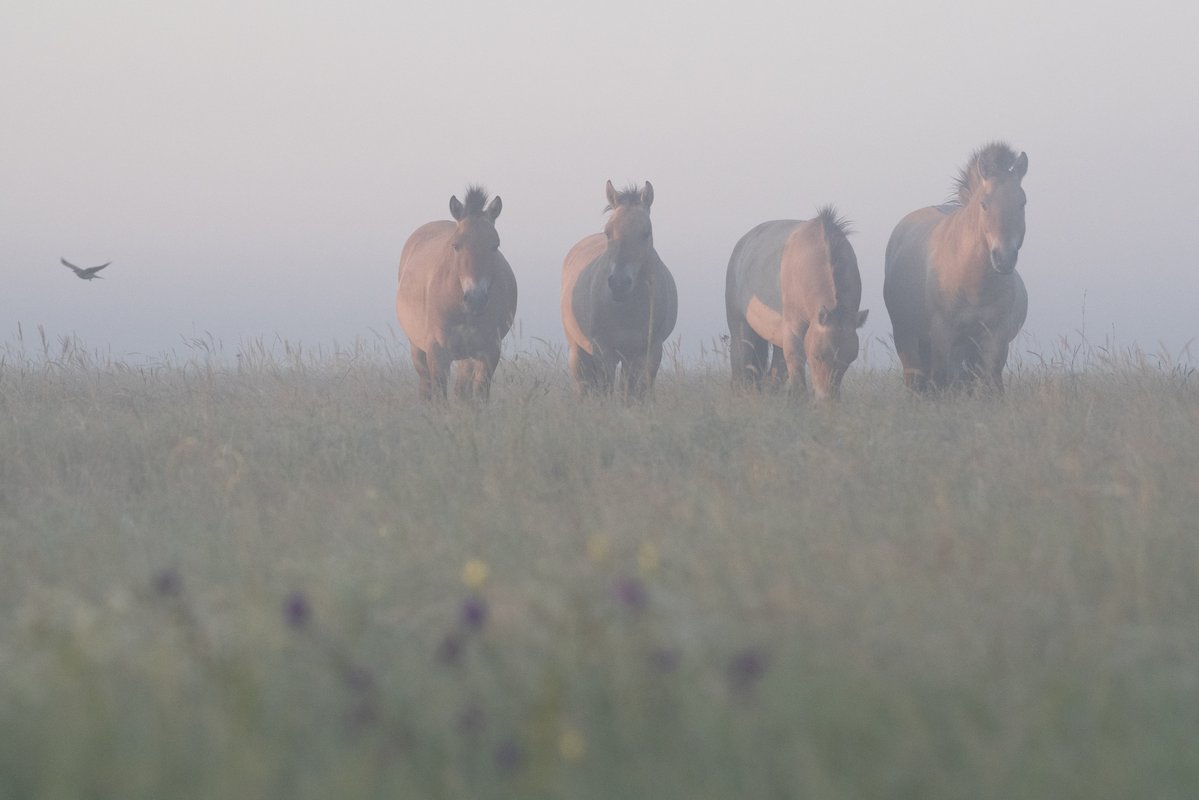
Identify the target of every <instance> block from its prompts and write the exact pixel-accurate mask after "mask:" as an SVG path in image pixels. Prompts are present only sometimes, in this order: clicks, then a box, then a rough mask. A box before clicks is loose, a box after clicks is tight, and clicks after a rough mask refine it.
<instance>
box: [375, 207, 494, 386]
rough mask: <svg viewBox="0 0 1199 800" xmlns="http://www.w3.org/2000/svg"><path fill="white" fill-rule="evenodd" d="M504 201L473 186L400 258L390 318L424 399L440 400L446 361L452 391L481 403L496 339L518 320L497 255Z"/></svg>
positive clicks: (416, 237)
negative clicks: (408, 349) (454, 367)
mask: <svg viewBox="0 0 1199 800" xmlns="http://www.w3.org/2000/svg"><path fill="white" fill-rule="evenodd" d="M502 208H503V202H502V201H501V200H500V198H499V196H498V195H497V196H496V197H494V198H492V199H491V201H490V202H488V199H487V192H486V191H485V190H484V189H483V188H482V187H479V186H471V187H468V189H467V192H466V195H465V198H464V199H463V200H462V201H459V200H458V198H457V196H452V197H450V215H451V216H452V217H453V218H454V219H453V221H452V222H451V221H450V220H438V221H436V222H429V223H426V224H425V225H422V226H420V227H419V228H417V229H416V230H415V231H414V232H413V234H412V235H411V236H410V237H408V241H407V242H406V243H405V244H404V250H403V252H402V253H401V255H400V269H399V288H398V289H397V291H396V318H397V319H399V321H400V327H402V328H403V329H404V333H405V334H406V335H407V337H408V341H409V343H410V344H411V346H412V363H413V364H414V365H415V366H416V372H417V374H418V375H419V376H420V395H421V397H422V398H423V399H426V400H432V399H442V400H444V399H446V397H447V382H448V379H449V370H450V363H451V362H453V361H458V362H459V364H458V377H457V381H456V383H455V393H456V394H457V395H458V396H459V397H461V398H463V399H471V398H474V397H477V398H479V399H481V400H486V399H487V398H488V396H489V395H490V392H491V377H492V375H493V374H494V373H495V368H496V365H497V364H498V363H499V360H500V341H501V340H502V339H503V338H504V335H505V334H507V333H508V331H509V329H511V327H512V320H513V318H514V317H515V316H516V276H515V275H514V274H513V272H512V267H510V266H509V265H508V261H507V259H505V258H504V256H503V254H502V253H501V252H500V249H499V248H500V237H499V235H498V234H497V233H496V230H495V220H496V218H497V217H499V215H500V210H501V209H502Z"/></svg>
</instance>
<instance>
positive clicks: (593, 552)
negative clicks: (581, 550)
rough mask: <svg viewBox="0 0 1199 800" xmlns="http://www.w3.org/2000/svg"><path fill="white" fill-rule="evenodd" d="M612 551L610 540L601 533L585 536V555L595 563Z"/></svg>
mask: <svg viewBox="0 0 1199 800" xmlns="http://www.w3.org/2000/svg"><path fill="white" fill-rule="evenodd" d="M611 551H612V540H611V539H609V538H608V537H607V536H605V535H604V534H602V533H596V534H592V535H591V536H589V537H587V557H588V558H590V559H591V560H592V561H594V562H595V563H597V564H598V563H600V562H601V561H603V560H604V559H605V558H607V557H608V553H610V552H611Z"/></svg>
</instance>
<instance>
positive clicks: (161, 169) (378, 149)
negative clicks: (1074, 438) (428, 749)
mask: <svg viewBox="0 0 1199 800" xmlns="http://www.w3.org/2000/svg"><path fill="white" fill-rule="evenodd" d="M1106 6H1107V4H1090V3H1088V4H1042V3H1005V4H998V5H996V4H963V3H960V2H927V0H914V2H912V3H907V4H891V3H879V4H861V3H848V2H846V3H821V4H800V3H785V4H783V3H778V4H774V3H738V4H729V5H722V6H720V7H716V8H704V9H703V10H700V5H699V4H695V3H694V2H689V3H642V2H628V3H625V2H612V0H609V2H605V3H591V4H586V5H575V4H573V3H563V2H553V3H522V4H518V5H515V6H513V5H508V4H502V3H485V4H476V3H469V2H456V3H444V2H429V3H426V2H418V3H404V4H395V3H357V4H353V6H349V5H345V4H331V3H330V4H316V3H288V4H283V3H264V4H256V5H255V7H254V8H247V7H245V6H244V4H241V3H220V2H217V3H214V2H205V3H203V4H192V3H169V4H167V3H149V2H147V3H126V2H106V3H103V4H95V3H83V2H48V3H37V4H32V3H28V4H20V5H19V6H17V7H16V8H12V9H7V10H6V11H5V12H4V15H3V16H4V22H3V25H2V26H0V76H2V77H0V108H2V114H3V120H4V122H3V125H2V126H0V144H2V146H0V220H2V222H0V276H2V277H3V279H4V283H3V290H2V297H3V299H2V300H0V342H4V341H12V340H14V339H15V337H16V335H17V330H18V325H20V326H21V328H22V329H23V330H24V335H25V337H26V339H27V340H28V339H29V338H30V337H31V335H32V331H34V330H35V329H36V327H37V326H38V325H42V326H44V329H45V331H46V333H47V335H48V336H49V337H51V338H57V337H60V336H77V337H78V338H79V339H80V340H82V341H83V343H84V344H86V345H87V346H89V347H91V348H94V349H100V350H105V351H109V352H111V353H113V354H117V355H125V354H149V355H153V354H155V353H160V352H164V351H171V350H179V349H182V347H183V342H184V341H185V340H187V339H189V338H192V337H196V336H203V337H212V339H214V340H217V341H219V342H222V343H223V344H224V347H225V348H227V349H229V350H235V349H236V348H237V347H239V346H240V345H241V343H244V342H246V341H249V340H255V339H265V340H268V341H274V340H277V339H286V340H289V341H299V342H303V343H305V344H308V345H317V344H329V343H333V342H340V343H346V342H349V341H350V340H352V339H354V338H355V337H358V336H373V335H374V334H375V333H379V334H382V335H385V336H390V335H391V334H392V333H393V332H394V333H395V334H397V335H400V336H402V334H399V328H398V325H397V324H396V322H395V317H394V297H395V283H396V265H397V262H398V259H399V254H400V250H401V248H402V246H403V243H404V241H405V239H406V237H407V236H408V234H409V233H411V232H412V230H413V229H415V228H416V227H417V226H418V225H420V224H422V223H424V222H427V221H429V220H432V219H444V218H447V217H448V207H447V206H448V201H449V197H450V195H451V194H458V195H459V197H461V196H462V192H463V190H464V189H465V187H466V185H467V184H468V183H472V182H478V183H481V184H483V185H485V186H486V187H487V188H488V189H489V190H491V191H492V192H493V193H495V194H499V195H501V196H502V198H503V203H504V211H503V214H502V216H501V217H500V219H499V220H498V223H497V227H498V230H499V232H500V236H501V238H502V241H503V244H502V249H503V252H504V253H505V255H506V256H507V258H508V260H509V261H510V262H511V263H512V265H513V268H514V270H515V272H516V275H517V280H518V281H519V284H520V306H519V309H518V312H517V317H518V320H519V322H520V325H521V331H522V333H523V336H524V338H525V339H526V340H533V339H535V338H541V339H544V340H546V341H549V342H555V343H556V342H562V341H563V337H562V331H561V324H560V320H559V311H558V290H559V272H560V269H561V264H562V258H563V256H564V255H565V254H566V251H567V250H568V249H569V248H570V246H571V245H572V244H574V242H576V241H577V240H578V239H579V238H581V237H582V236H585V235H587V234H589V233H593V232H598V231H599V230H600V229H601V228H602V226H603V223H604V216H603V213H602V209H603V206H604V204H605V200H604V182H605V181H606V180H608V179H612V180H613V181H614V182H615V183H617V184H618V185H620V184H625V183H632V182H637V183H641V182H643V181H644V180H646V179H649V180H651V181H652V182H653V184H654V189H655V202H654V207H653V218H654V226H655V228H654V238H655V243H656V245H657V248H658V251H659V253H660V254H661V255H662V257H663V259H664V261H665V262H666V263H667V265H668V266H669V267H670V268H671V269H672V271H673V272H674V274H675V279H676V281H677V283H678V287H679V323H678V327H677V328H676V330H675V335H676V337H678V338H679V339H680V341H681V342H682V345H683V347H684V350H685V352H689V353H691V352H695V351H696V350H697V349H698V346H699V344H700V343H701V342H710V341H711V340H712V339H713V338H715V337H716V336H719V335H720V334H721V333H723V332H725V331H726V327H725V321H724V309H723V284H724V272H725V267H726V265H727V262H728V257H729V254H730V252H731V250H732V247H733V245H734V243H735V242H736V241H737V239H738V238H739V237H740V236H741V235H742V234H743V233H744V232H745V231H747V230H748V229H749V228H750V227H752V226H753V225H755V224H756V223H758V222H761V221H764V220H767V219H777V218H805V217H808V216H811V215H812V213H813V212H814V210H815V209H816V208H817V207H818V206H819V205H822V204H825V203H830V202H831V203H834V204H836V206H837V207H838V209H839V210H840V211H841V212H842V213H844V214H845V215H846V216H848V217H849V218H850V219H852V220H853V221H854V227H855V229H856V230H857V233H856V234H855V236H854V237H853V238H852V240H851V241H852V242H853V245H854V247H855V249H856V252H857V255H858V260H859V263H860V266H861V271H862V278H863V284H864V287H865V296H864V299H863V305H864V306H865V307H868V308H870V311H871V314H870V320H869V322H868V323H867V326H866V334H867V337H868V338H875V337H877V338H881V339H883V340H889V339H890V324H889V321H888V318H887V314H886V309H885V307H884V306H883V302H882V277H883V251H884V248H885V246H886V242H887V237H888V236H889V235H890V232H891V229H892V227H893V226H894V225H895V223H896V222H897V221H898V220H899V219H900V218H901V217H902V216H903V215H904V214H906V213H907V212H908V211H911V210H912V209H914V208H917V207H920V206H924V205H929V204H933V203H937V202H940V201H942V200H944V199H945V198H946V197H947V196H948V195H949V194H950V191H951V188H952V184H953V178H954V176H955V175H956V174H957V170H958V168H959V167H960V166H961V165H962V164H963V162H964V161H965V160H966V159H967V158H968V156H969V155H970V153H971V152H972V151H973V150H974V149H975V148H977V147H978V146H980V145H982V144H984V143H986V142H988V141H990V140H993V139H1003V140H1006V141H1008V142H1010V143H1011V144H1012V145H1013V146H1014V147H1015V148H1016V149H1017V150H1024V151H1026V152H1027V153H1028V156H1029V162H1030V166H1029V173H1028V177H1027V178H1026V179H1025V182H1024V186H1025V188H1026V190H1027V193H1028V198H1029V205H1028V212H1027V222H1028V234H1027V238H1026V240H1025V245H1024V248H1023V250H1022V252H1021V258H1020V264H1019V268H1020V271H1021V274H1022V275H1023V276H1024V279H1025V282H1026V283H1027V285H1028V290H1029V294H1030V312H1029V318H1028V322H1027V324H1026V331H1027V332H1028V333H1029V334H1030V335H1029V336H1027V337H1025V339H1023V340H1021V346H1022V347H1023V348H1024V349H1026V350H1034V351H1036V350H1039V349H1042V348H1043V349H1052V348H1054V347H1055V346H1056V344H1057V343H1058V342H1059V341H1060V339H1061V337H1063V336H1067V337H1070V339H1071V340H1072V341H1075V340H1078V339H1080V338H1081V337H1083V336H1085V337H1086V338H1088V339H1089V340H1091V341H1093V342H1104V341H1107V340H1110V341H1114V342H1115V343H1116V344H1117V345H1120V346H1129V345H1133V344H1139V345H1140V346H1142V347H1144V348H1145V349H1147V350H1151V351H1157V350H1162V349H1164V350H1165V351H1166V352H1167V353H1168V354H1169V355H1171V356H1173V357H1178V354H1179V353H1180V352H1181V351H1182V350H1183V348H1184V347H1185V346H1186V345H1187V343H1188V342H1189V341H1190V340H1191V339H1192V338H1193V337H1196V336H1197V335H1199V323H1196V321H1195V308H1196V305H1197V302H1196V301H1197V300H1199V278H1196V274H1195V255H1194V254H1195V252H1196V250H1197V247H1196V245H1197V242H1196V239H1197V238H1199V237H1197V235H1196V233H1195V230H1196V228H1195V224H1194V219H1195V216H1196V212H1199V188H1197V187H1199V158H1197V157H1196V155H1195V148H1196V142H1199V124H1197V122H1196V118H1197V115H1199V111H1197V109H1199V102H1196V101H1197V100H1199V97H1197V96H1196V90H1195V76H1196V75H1199V50H1197V49H1196V48H1195V47H1194V46H1193V43H1192V41H1191V39H1192V37H1193V35H1194V30H1193V27H1194V26H1193V20H1192V19H1191V15H1192V12H1190V11H1189V10H1186V6H1185V4H1177V3H1160V4H1157V3H1147V4H1142V5H1141V9H1140V10H1138V11H1135V12H1134V11H1131V10H1116V9H1115V8H1111V9H1108V8H1106ZM350 8H353V9H354V10H347V9H350ZM64 256H65V257H66V258H67V259H69V260H71V261H73V262H74V263H76V264H80V265H82V266H90V265H94V264H100V263H102V262H104V261H110V260H111V261H112V262H113V264H112V266H111V267H109V268H108V269H107V270H106V271H105V272H104V273H103V277H104V280H97V281H92V282H84V281H81V280H78V279H77V278H75V276H73V275H72V274H71V273H70V272H69V271H68V270H67V269H66V268H64V267H62V266H61V265H60V264H59V261H58V260H59V258H60V257H64ZM1197 353H1199V350H1197Z"/></svg>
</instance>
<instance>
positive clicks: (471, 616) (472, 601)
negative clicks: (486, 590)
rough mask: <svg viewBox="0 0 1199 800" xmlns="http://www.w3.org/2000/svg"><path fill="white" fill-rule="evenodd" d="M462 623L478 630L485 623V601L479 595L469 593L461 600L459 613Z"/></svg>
mask: <svg viewBox="0 0 1199 800" xmlns="http://www.w3.org/2000/svg"><path fill="white" fill-rule="evenodd" d="M459 616H460V618H461V619H462V624H463V625H465V626H466V627H467V628H470V629H472V630H480V629H482V627H483V626H484V625H485V624H486V623H487V601H486V600H484V599H483V598H482V597H480V596H479V595H471V596H470V597H468V598H466V600H464V601H463V602H462V610H461V613H460V615H459Z"/></svg>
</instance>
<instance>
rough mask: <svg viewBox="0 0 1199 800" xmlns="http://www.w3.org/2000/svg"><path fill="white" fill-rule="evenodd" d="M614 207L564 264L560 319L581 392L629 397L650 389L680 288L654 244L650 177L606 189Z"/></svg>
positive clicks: (568, 255) (611, 205) (674, 315)
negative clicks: (618, 393)
mask: <svg viewBox="0 0 1199 800" xmlns="http://www.w3.org/2000/svg"><path fill="white" fill-rule="evenodd" d="M605 190H606V193H607V199H608V206H607V208H605V209H604V211H605V212H608V211H610V212H612V213H611V216H610V217H609V218H608V222H607V224H606V225H605V226H604V232H603V233H596V234H592V235H590V236H587V237H586V238H584V239H582V240H581V241H579V242H578V243H577V244H575V246H574V247H572V248H571V249H570V252H568V253H567V254H566V259H565V261H564V262H563V264H562V326H563V328H564V329H565V331H566V340H567V344H568V346H569V349H570V372H571V376H572V377H573V378H574V381H575V388H576V390H577V392H578V394H579V396H584V395H587V394H592V393H594V394H599V395H603V394H611V393H613V391H614V390H615V389H616V388H617V382H616V368H617V366H619V367H620V383H619V388H620V390H621V392H622V394H623V396H624V398H625V400H626V401H627V400H632V399H634V398H638V399H642V398H644V397H645V396H646V395H647V393H649V392H652V390H653V384H654V379H655V377H656V376H657V374H658V367H659V366H660V365H661V363H662V342H663V341H665V339H666V337H667V336H669V335H670V333H671V331H673V330H674V324H675V320H676V317H677V316H678V291H677V289H676V288H675V283H674V276H672V275H671V274H670V270H669V269H667V268H666V265H665V264H664V263H662V259H661V258H659V257H658V253H657V251H656V250H654V234H653V226H652V225H651V224H650V218H649V209H650V206H651V205H652V204H653V202H654V187H653V184H651V183H650V182H649V181H646V182H645V186H643V187H642V188H641V189H640V190H638V189H637V188H636V187H635V186H631V187H628V188H626V189H624V190H622V191H619V192H618V191H617V190H616V187H614V186H613V185H612V181H608V183H607V186H606V188H605Z"/></svg>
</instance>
